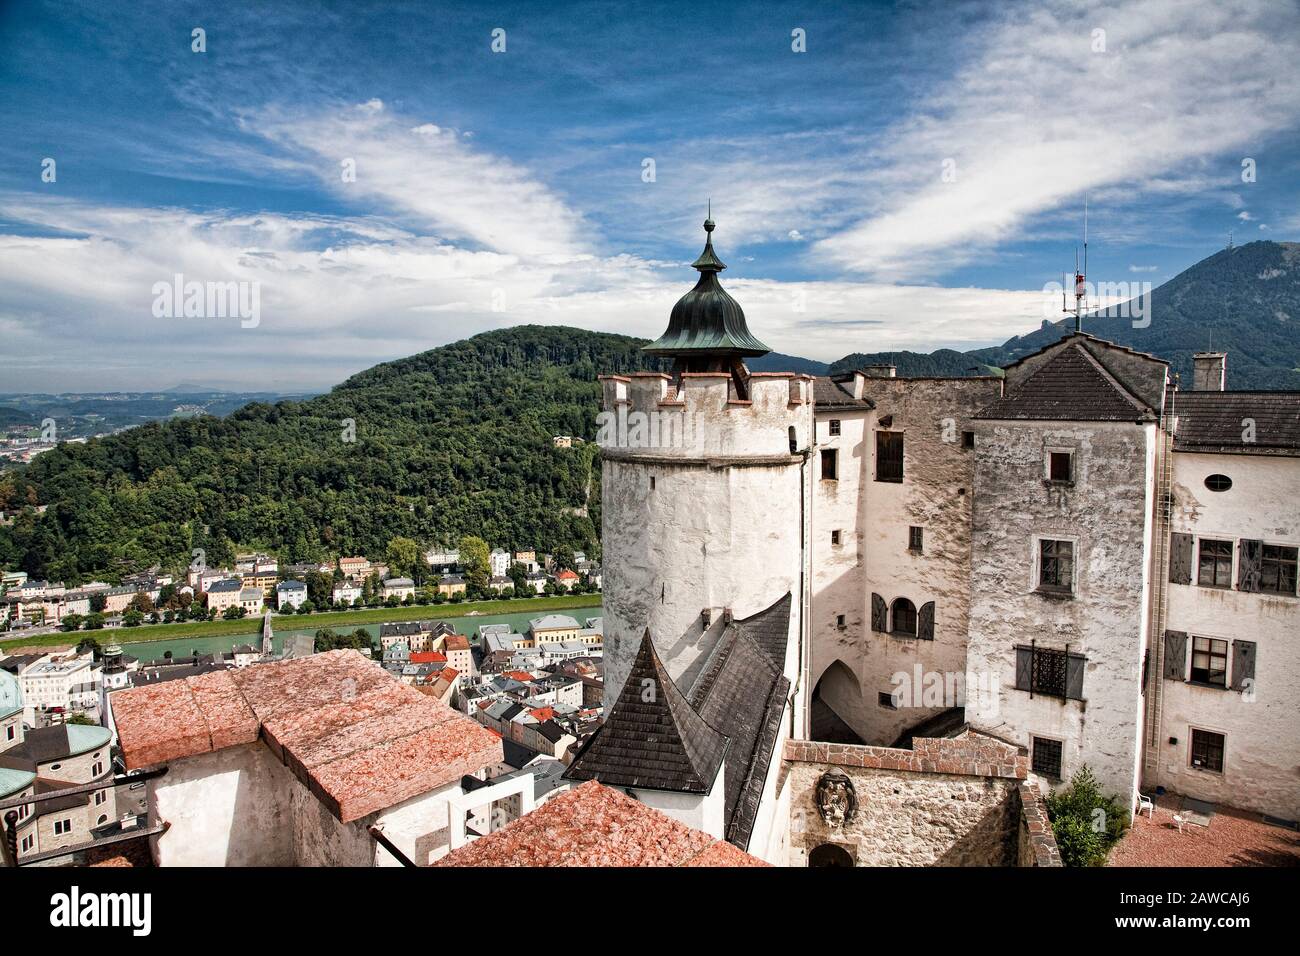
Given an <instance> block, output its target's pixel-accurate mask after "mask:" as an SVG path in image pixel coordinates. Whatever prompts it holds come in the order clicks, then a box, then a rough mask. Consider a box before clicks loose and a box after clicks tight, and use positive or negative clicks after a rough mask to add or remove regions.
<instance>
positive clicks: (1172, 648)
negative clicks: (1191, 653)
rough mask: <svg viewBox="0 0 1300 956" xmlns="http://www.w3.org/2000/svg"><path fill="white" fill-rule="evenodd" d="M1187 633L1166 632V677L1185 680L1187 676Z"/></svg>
mask: <svg viewBox="0 0 1300 956" xmlns="http://www.w3.org/2000/svg"><path fill="white" fill-rule="evenodd" d="M1186 668H1187V632H1186V631H1165V670H1164V673H1165V677H1166V678H1167V679H1168V680H1183V679H1184V678H1185V677H1186V674H1187V669H1186Z"/></svg>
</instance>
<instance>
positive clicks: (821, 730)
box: [812, 660, 865, 744]
mask: <svg viewBox="0 0 1300 956" xmlns="http://www.w3.org/2000/svg"><path fill="white" fill-rule="evenodd" d="M861 711H862V687H861V686H860V685H859V684H858V679H857V677H855V676H854V674H853V671H851V670H849V668H848V665H846V664H845V663H844V662H843V661H840V660H837V661H835V662H834V663H832V664H831V666H830V667H828V668H826V670H824V671H822V676H821V678H820V679H819V680H818V681H817V686H816V687H814V688H813V696H812V739H813V740H821V741H825V742H827V743H832V744H860V743H865V741H864V740H863V739H862V738H861V737H859V736H858V734H857V733H856V732H855V731H854V730H853V728H852V727H851V726H850V725H849V723H848V722H847V720H846V718H848V719H849V720H853V719H856V717H857V715H858V714H860V713H861Z"/></svg>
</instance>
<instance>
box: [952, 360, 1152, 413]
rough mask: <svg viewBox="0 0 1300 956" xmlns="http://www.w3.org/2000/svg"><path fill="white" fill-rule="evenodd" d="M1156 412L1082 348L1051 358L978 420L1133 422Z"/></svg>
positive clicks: (987, 409)
mask: <svg viewBox="0 0 1300 956" xmlns="http://www.w3.org/2000/svg"><path fill="white" fill-rule="evenodd" d="M1154 415H1155V413H1154V412H1152V410H1151V409H1150V408H1149V407H1148V406H1146V405H1145V404H1143V403H1142V402H1141V401H1140V400H1138V399H1137V398H1135V397H1134V396H1133V394H1132V393H1130V392H1129V391H1128V389H1126V388H1125V387H1124V386H1123V385H1121V384H1120V383H1119V381H1118V380H1117V379H1116V378H1115V377H1114V376H1113V375H1111V374H1110V373H1109V372H1108V371H1106V369H1104V368H1103V367H1102V365H1101V363H1100V362H1098V361H1097V360H1096V359H1095V358H1093V357H1092V355H1091V354H1090V353H1089V352H1088V350H1087V349H1086V348H1084V347H1083V346H1082V345H1080V344H1078V343H1071V344H1070V345H1067V346H1066V347H1065V348H1063V349H1061V351H1059V352H1058V353H1056V355H1054V356H1052V358H1050V359H1048V361H1047V362H1046V364H1044V365H1043V367H1042V368H1040V369H1039V370H1038V371H1036V372H1034V374H1033V375H1031V376H1029V378H1027V379H1025V381H1024V382H1022V383H1021V384H1020V386H1019V387H1018V388H1016V389H1015V390H1014V391H1011V392H1009V393H1008V394H1006V395H1004V396H1003V397H1002V398H1000V399H998V400H997V401H996V402H993V403H992V404H991V405H989V406H987V407H986V408H984V409H983V410H982V411H981V412H980V413H979V414H978V415H976V416H975V417H976V418H977V419H994V420H1002V421H1006V420H1024V421H1074V422H1099V421H1100V422H1107V421H1113V422H1135V421H1140V420H1143V419H1152V418H1154Z"/></svg>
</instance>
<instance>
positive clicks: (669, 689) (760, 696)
mask: <svg viewBox="0 0 1300 956" xmlns="http://www.w3.org/2000/svg"><path fill="white" fill-rule="evenodd" d="M792 604H793V596H792V595H791V594H789V593H787V594H786V595H785V596H784V597H782V598H781V599H780V600H779V601H777V602H776V603H774V604H773V605H771V606H770V607H768V608H765V609H764V610H762V611H759V612H758V613H757V614H753V615H751V616H750V617H747V618H742V619H737V620H733V621H731V622H730V623H729V624H728V625H727V626H726V627H725V628H724V629H723V632H722V635H721V636H720V637H719V638H718V641H717V643H716V644H715V645H714V648H713V650H712V652H711V653H710V656H709V659H708V661H707V662H706V664H705V667H704V670H703V671H701V673H700V676H699V677H698V678H697V679H696V681H695V685H694V687H692V688H691V692H690V695H689V698H688V699H687V698H681V697H680V695H679V692H678V690H677V686H676V684H675V683H674V682H673V681H672V680H671V678H669V677H668V675H667V674H666V673H665V672H663V665H662V664H661V663H660V662H659V657H658V655H657V654H656V653H655V650H654V645H653V643H652V642H651V640H650V635H649V632H648V631H647V632H646V636H645V637H644V638H643V639H642V641H641V649H640V651H639V652H638V654H637V660H636V663H635V664H634V665H633V667H632V671H631V673H630V674H629V676H628V680H627V683H626V684H624V685H623V690H622V692H621V693H620V694H619V698H618V701H617V702H616V703H615V704H614V707H613V709H612V710H611V711H610V713H609V717H608V719H607V720H606V721H605V724H604V725H603V726H602V727H601V729H600V730H599V731H597V732H596V733H595V734H594V735H593V736H592V737H591V738H590V739H589V740H588V741H587V744H586V745H585V746H584V747H583V749H582V750H579V751H578V754H577V756H575V757H574V760H573V764H572V765H571V766H570V768H569V772H568V774H567V775H566V776H568V777H569V779H574V780H589V779H593V778H594V779H598V780H600V781H601V782H602V783H605V784H608V785H611V786H642V787H649V788H651V789H659V790H676V791H679V792H685V793H706V792H708V791H709V789H710V787H709V786H707V783H711V782H712V779H713V778H712V777H704V775H703V774H699V773H697V774H696V775H695V777H694V778H693V780H696V779H699V778H701V777H704V779H705V780H706V786H704V788H703V789H695V788H692V787H689V786H685V785H683V781H681V780H676V781H674V780H671V779H670V780H667V781H661V784H662V785H659V786H656V785H654V784H650V783H646V782H641V783H632V782H625V780H626V778H627V777H628V776H630V775H634V774H636V773H640V772H644V773H646V774H647V775H649V774H651V773H653V772H654V771H655V770H657V769H658V768H659V767H661V766H680V765H682V764H683V763H689V762H690V758H691V755H690V754H689V753H687V752H686V749H685V746H684V744H683V743H681V742H679V740H678V739H675V738H673V737H671V736H670V735H659V736H656V735H655V734H654V733H653V731H652V730H649V729H646V728H645V727H643V726H642V725H641V720H642V717H641V714H642V712H643V711H644V710H645V709H646V708H650V707H656V706H657V707H658V708H659V710H660V712H661V713H662V712H665V711H667V712H668V715H669V716H670V717H671V718H673V719H676V720H678V721H680V722H681V723H683V724H686V725H687V726H689V727H704V728H707V729H708V730H709V731H710V732H711V733H712V734H713V735H716V737H718V738H721V739H723V740H724V741H725V751H726V758H727V759H726V764H725V767H724V771H723V781H722V784H723V800H724V813H725V815H726V820H727V828H726V837H727V840H728V841H729V842H730V843H732V844H734V845H735V846H737V847H739V848H741V849H742V850H743V849H745V848H746V847H747V846H748V845H749V838H750V836H751V834H752V832H753V828H754V821H755V818H756V817H757V815H758V807H759V802H760V800H761V798H762V793H763V784H764V782H765V781H766V779H767V774H768V769H769V767H770V766H771V763H772V755H773V752H774V751H775V749H776V743H777V741H778V739H779V738H780V736H781V716H782V714H783V713H784V711H785V703H786V698H787V696H788V695H789V692H790V682H789V680H787V679H786V677H785V675H784V670H785V654H786V642H787V638H788V635H789V628H790V610H791V607H792ZM645 680H651V681H654V682H655V683H654V684H653V686H656V687H660V686H662V687H664V688H665V693H664V694H662V695H659V696H660V697H661V698H664V700H658V701H656V702H655V703H654V704H644V703H643V702H642V701H641V696H642V693H641V692H642V688H643V687H644V686H646V685H645V684H644V683H643V681H645ZM668 700H671V701H672V704H671V705H670V704H669V703H668V702H667V701H668ZM629 711H631V712H632V713H631V716H629ZM691 718H693V719H694V721H698V724H696V723H693V722H691ZM686 736H687V737H688V738H689V733H688V735H686ZM602 740H603V741H604V742H602ZM593 752H594V753H595V756H591V755H592V753H593ZM714 773H716V766H715V767H714ZM692 782H693V781H692Z"/></svg>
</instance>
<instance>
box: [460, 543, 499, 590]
mask: <svg viewBox="0 0 1300 956" xmlns="http://www.w3.org/2000/svg"><path fill="white" fill-rule="evenodd" d="M460 566H461V568H462V569H463V572H464V574H465V584H466V585H467V586H468V587H470V588H472V589H474V590H475V591H477V592H482V591H483V590H484V589H486V588H487V585H488V581H489V580H491V578H492V560H491V558H490V557H489V551H488V546H487V542H486V541H484V540H483V539H482V538H477V537H475V536H474V535H466V536H465V537H463V538H461V539H460Z"/></svg>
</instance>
